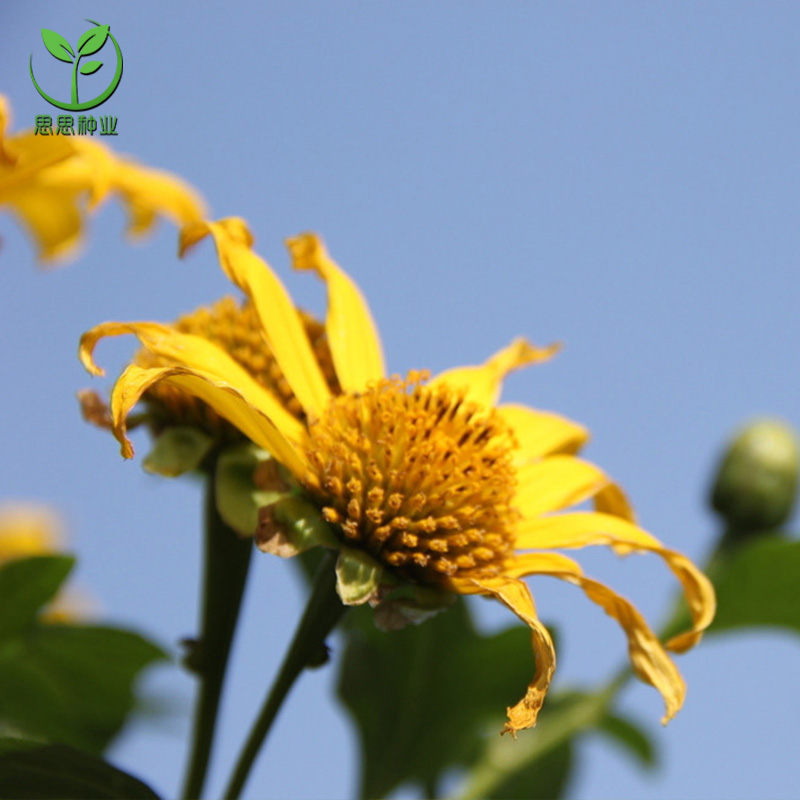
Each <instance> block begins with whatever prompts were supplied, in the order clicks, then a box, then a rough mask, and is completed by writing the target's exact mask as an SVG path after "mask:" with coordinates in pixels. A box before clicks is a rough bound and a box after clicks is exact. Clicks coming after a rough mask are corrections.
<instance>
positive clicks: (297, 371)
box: [180, 218, 331, 417]
mask: <svg viewBox="0 0 800 800" xmlns="http://www.w3.org/2000/svg"><path fill="white" fill-rule="evenodd" d="M209 234H210V235H211V236H212V237H213V238H214V243H215V244H216V247H217V254H218V255H219V261H220V265H221V266H222V269H223V270H224V272H225V274H226V275H227V276H228V277H229V278H230V279H231V280H232V281H233V282H234V283H235V284H236V285H237V286H238V287H239V288H240V289H241V290H242V291H243V292H244V293H245V294H246V295H247V296H248V297H249V298H250V299H251V300H252V301H253V305H254V306H255V308H256V311H257V312H258V316H259V318H260V319H261V324H262V326H263V328H264V333H265V336H266V338H267V343H268V344H269V346H270V349H271V350H272V352H273V354H274V356H275V359H276V361H277V362H278V366H279V367H280V368H281V372H283V374H284V376H285V377H286V380H287V381H288V382H289V385H290V386H291V387H292V391H293V392H294V394H295V396H296V397H297V399H298V400H299V401H300V404H301V405H302V406H303V409H304V410H305V412H306V414H308V415H309V416H311V417H318V416H319V415H320V414H321V413H322V410H323V409H324V408H325V406H326V405H327V403H328V400H329V399H330V395H331V392H330V389H329V388H328V384H327V382H326V380H325V377H324V376H323V374H322V370H321V368H320V366H319V364H318V363H317V360H316V358H315V356H314V351H313V349H312V347H311V344H310V342H309V341H308V336H307V335H306V331H305V328H304V326H303V322H302V320H301V318H300V315H299V314H298V312H297V309H296V308H295V307H294V304H293V303H292V299H291V297H289V293H288V292H287V291H286V289H285V288H284V286H283V284H282V283H281V282H280V280H279V278H278V276H277V275H276V274H275V273H274V272H273V271H272V269H271V268H270V266H269V265H268V264H267V263H266V262H265V261H263V260H262V259H261V258H259V257H258V256H257V255H256V254H255V253H254V252H253V251H252V250H251V247H252V244H253V236H252V234H251V233H250V230H249V228H248V227H247V223H245V221H244V220H242V219H239V218H228V219H223V220H220V221H219V222H197V223H193V224H190V225H187V226H186V227H184V228H183V230H182V231H181V246H180V252H181V255H182V254H183V253H185V252H186V250H187V249H189V248H190V247H192V246H194V245H195V244H196V243H197V242H199V241H200V240H201V239H203V238H205V237H206V236H208V235H209Z"/></svg>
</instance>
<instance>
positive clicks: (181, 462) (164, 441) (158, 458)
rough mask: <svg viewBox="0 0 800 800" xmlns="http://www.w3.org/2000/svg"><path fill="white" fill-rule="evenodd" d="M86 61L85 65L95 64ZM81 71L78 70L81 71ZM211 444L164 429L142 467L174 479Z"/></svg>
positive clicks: (200, 436) (189, 432)
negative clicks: (87, 63)
mask: <svg viewBox="0 0 800 800" xmlns="http://www.w3.org/2000/svg"><path fill="white" fill-rule="evenodd" d="M98 63H99V62H98V61H90V62H89V64H98ZM83 69H84V68H83V67H81V70H83ZM212 444H213V440H212V439H211V437H210V436H209V435H208V434H206V433H203V432H202V431H200V430H197V428H190V427H174V428H167V429H166V430H165V431H164V432H163V433H161V434H160V435H159V436H158V437H157V438H156V440H155V442H153V447H152V449H151V450H150V452H149V453H148V454H147V455H146V456H145V458H144V461H143V462H142V467H143V468H144V469H145V470H146V471H147V472H152V473H154V474H156V475H163V476H164V477H165V478H177V477H178V476H180V475H183V474H184V473H186V472H191V471H192V470H193V469H197V468H198V467H199V466H200V464H201V462H202V461H203V459H204V458H205V457H206V456H207V455H208V452H209V450H211V445H212Z"/></svg>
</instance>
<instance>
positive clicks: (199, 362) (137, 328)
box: [79, 322, 306, 446]
mask: <svg viewBox="0 0 800 800" xmlns="http://www.w3.org/2000/svg"><path fill="white" fill-rule="evenodd" d="M128 333H130V334H133V335H135V336H136V337H137V338H138V339H139V341H140V342H141V343H142V344H143V345H144V346H145V347H146V348H147V349H148V350H149V351H150V352H151V353H153V354H154V355H156V356H159V357H160V358H163V359H165V360H166V361H167V362H168V363H169V364H170V365H175V366H180V367H182V368H183V369H184V370H186V371H188V372H194V373H197V374H198V375H200V376H201V377H202V378H203V379H204V380H207V381H211V382H212V383H214V384H216V385H222V384H225V385H228V386H232V387H235V388H236V390H237V392H238V393H239V394H240V395H241V396H242V397H243V398H245V399H246V401H247V402H249V403H250V404H251V405H253V406H255V407H256V408H259V409H260V410H261V411H262V412H263V414H264V415H265V416H266V417H268V418H269V419H270V420H271V421H272V423H273V424H274V425H275V426H277V428H278V429H279V430H280V431H281V433H282V434H283V436H285V437H287V438H289V439H291V440H292V441H295V442H297V441H300V440H301V439H303V438H304V437H305V435H306V434H305V428H304V427H303V425H302V423H301V422H300V421H299V420H297V419H296V418H295V417H294V416H292V414H290V413H289V411H287V410H286V408H285V407H284V406H283V404H282V403H281V402H280V401H279V400H278V399H277V398H276V397H275V396H274V395H273V394H272V393H271V392H269V391H268V390H267V389H265V388H264V387H263V386H261V385H260V384H259V383H257V382H256V380H255V379H254V378H253V377H252V376H251V375H250V373H249V372H248V371H247V370H246V369H244V367H242V366H241V365H240V364H238V363H237V362H236V361H234V360H233V359H232V358H231V357H230V356H229V355H228V354H227V353H226V352H225V351H224V350H222V349H221V348H220V347H217V345H215V344H214V343H213V342H210V341H209V340H208V339H204V338H202V337H201V336H194V335H192V334H188V333H179V332H178V331H176V330H175V329H174V328H171V327H170V326H168V325H160V324H158V323H156V322H106V323H103V324H102V325H97V326H96V327H94V328H92V329H91V330H90V331H87V332H86V333H84V334H83V336H82V337H81V343H80V350H79V354H80V359H81V361H82V363H83V365H84V366H85V367H86V369H87V370H88V371H89V372H90V373H92V374H93V375H102V374H103V370H102V369H100V368H99V367H98V366H97V365H96V364H95V362H94V359H93V352H94V348H95V345H96V344H97V342H98V341H99V340H100V339H101V338H103V337H105V336H121V335H124V334H128ZM173 382H174V381H173ZM201 399H203V400H204V399H205V398H204V397H201ZM222 416H226V415H225V414H222ZM226 418H227V419H229V417H227V416H226ZM230 421H231V422H233V424H235V425H237V422H236V421H235V420H230ZM237 427H238V425H237ZM242 430H244V429H242ZM244 432H245V433H247V431H244ZM265 446H266V445H265Z"/></svg>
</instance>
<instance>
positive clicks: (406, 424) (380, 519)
mask: <svg viewBox="0 0 800 800" xmlns="http://www.w3.org/2000/svg"><path fill="white" fill-rule="evenodd" d="M208 235H211V236H212V237H213V239H214V241H215V243H216V246H217V251H218V254H219V259H220V264H221V266H222V268H223V270H224V271H225V273H226V274H227V275H228V277H229V278H230V279H231V280H232V281H233V282H234V283H235V284H236V285H237V286H239V287H240V288H241V289H242V290H243V291H244V293H245V294H246V295H247V297H248V299H249V302H250V303H252V308H253V309H254V310H255V313H256V314H257V317H258V320H259V323H260V331H261V335H262V336H263V340H264V343H265V347H266V348H267V349H268V352H269V353H270V358H274V362H275V364H276V365H277V367H278V368H279V370H280V373H281V379H282V380H285V381H286V383H287V384H288V386H289V387H291V392H292V398H293V399H294V400H296V402H297V403H298V404H299V406H300V407H301V409H302V413H301V414H298V413H297V410H296V408H292V405H291V402H290V401H288V400H287V398H286V396H285V394H283V395H282V394H281V393H280V392H279V391H276V390H275V387H274V386H270V385H267V384H266V383H265V382H264V381H263V380H259V379H258V378H257V376H256V375H255V374H254V373H253V372H252V371H250V370H248V369H246V368H245V367H244V366H243V365H242V363H241V362H240V361H237V360H236V358H235V357H233V356H232V354H231V353H229V352H226V351H225V350H224V349H223V348H221V347H220V346H219V342H218V341H217V342H215V341H212V340H211V339H210V338H208V337H204V336H202V335H197V334H195V333H189V332H182V331H179V330H177V329H176V328H175V327H174V326H167V325H159V324H156V323H152V322H134V323H124V324H123V323H106V324H104V325H99V326H97V327H96V328H94V329H92V330H91V331H89V332H87V333H86V334H84V336H83V338H82V342H81V358H82V360H83V362H84V364H85V365H86V367H87V369H89V371H90V372H92V373H94V374H102V371H101V370H100V369H99V368H98V367H97V366H96V365H95V363H94V361H93V356H92V353H93V350H94V347H95V345H96V343H97V341H98V340H99V339H100V338H102V337H104V336H115V335H119V334H122V333H132V334H135V335H136V336H137V337H138V338H139V340H140V342H141V343H142V345H143V346H144V348H145V350H146V351H147V352H149V353H150V354H151V358H152V359H153V363H152V364H149V365H147V364H143V363H142V359H141V357H139V358H138V362H139V363H133V364H131V365H129V366H128V367H127V368H126V369H125V371H124V372H123V374H122V376H121V377H120V378H119V380H118V381H117V383H116V385H115V387H114V389H113V393H112V399H111V417H112V427H113V430H114V433H115V435H116V436H117V438H118V439H119V441H120V442H121V444H122V452H123V455H125V456H126V457H130V456H131V455H132V453H133V450H132V447H131V444H130V442H129V440H128V439H127V436H126V419H127V416H128V414H129V412H130V411H131V409H132V408H133V407H134V405H135V404H136V403H137V402H138V400H139V399H140V398H141V397H142V396H143V395H144V394H146V393H148V392H152V390H153V388H154V387H156V386H159V387H163V386H169V387H171V388H172V389H175V390H178V391H180V392H183V393H185V394H187V395H191V396H193V397H195V398H198V399H200V400H202V401H203V402H205V403H206V404H208V406H210V407H211V408H212V409H213V410H214V411H215V412H216V413H217V414H219V415H220V416H222V417H224V418H225V419H227V420H228V421H229V422H230V423H231V424H232V425H234V426H235V427H236V428H237V429H238V430H240V431H241V432H242V433H243V434H244V435H246V436H247V437H248V438H249V439H251V440H252V441H253V442H255V443H256V444H258V445H259V446H261V447H263V448H264V449H265V450H267V451H268V452H269V453H271V454H272V456H273V457H274V458H275V459H276V460H277V461H278V462H280V463H281V464H282V465H283V466H284V468H285V469H286V470H287V471H288V472H289V473H291V475H292V476H293V479H294V481H295V483H296V485H297V487H299V489H300V490H301V492H302V493H303V495H304V496H305V497H306V498H307V499H310V500H311V502H312V503H313V504H314V506H315V507H316V508H317V509H318V510H319V511H320V513H321V514H322V516H323V517H324V518H325V520H327V522H328V524H329V527H330V529H332V530H333V532H334V543H335V544H336V545H337V546H339V547H341V548H342V552H343V553H345V552H353V551H355V552H357V553H360V554H362V555H363V558H362V560H361V562H360V564H361V565H362V566H363V564H365V563H373V564H377V565H379V567H380V568H381V569H383V570H385V571H386V572H387V574H389V575H390V576H391V578H392V579H393V580H394V581H398V580H399V581H403V582H405V583H407V584H410V585H414V586H420V587H424V588H429V589H434V590H437V591H443V592H455V593H459V594H479V595H485V596H489V597H493V598H495V599H497V600H499V601H500V602H502V603H504V604H505V605H506V606H508V607H509V608H510V609H511V610H512V611H513V612H514V613H515V614H517V616H519V617H520V618H521V619H522V620H523V621H524V622H525V623H526V624H527V625H528V626H529V627H530V629H531V633H532V640H533V649H534V652H535V656H536V667H535V675H534V678H533V680H532V682H531V684H530V686H529V687H528V689H527V691H526V693H525V696H524V697H523V698H522V700H520V702H519V703H517V704H516V705H515V706H513V707H512V708H509V709H508V723H507V725H506V730H508V731H511V732H516V731H518V730H522V729H524V728H528V727H531V726H532V725H534V724H535V722H536V717H537V714H538V712H539V709H540V707H541V705H542V702H543V700H544V697H545V694H546V692H547V688H548V686H549V684H550V680H551V678H552V675H553V671H554V669H555V652H554V648H553V643H552V640H551V637H550V634H549V633H548V631H547V629H546V628H545V627H544V626H543V625H542V624H541V622H540V621H539V619H538V616H537V613H536V609H535V606H534V603H533V598H532V596H531V593H530V590H529V589H528V586H527V584H526V583H524V582H523V581H522V580H521V579H522V578H523V577H525V576H528V575H539V574H543V575H551V576H554V577H557V578H560V579H562V580H565V581H567V582H569V583H572V584H574V585H576V586H578V587H579V588H581V589H582V590H583V591H584V592H585V593H586V596H587V597H588V598H589V599H590V600H592V601H593V602H595V603H597V604H598V605H600V606H601V607H602V608H603V609H604V610H605V611H606V612H607V613H608V614H609V615H610V616H612V617H613V618H614V619H616V620H617V621H618V622H619V623H620V624H621V626H622V627H623V629H624V631H625V633H626V634H627V637H628V643H629V654H630V659H631V663H632V666H633V668H634V670H635V671H636V673H637V675H639V677H641V678H642V679H643V680H645V681H647V682H648V683H651V684H652V685H653V686H655V687H656V688H657V689H658V690H659V691H660V692H661V694H662V696H663V698H664V701H665V704H666V715H665V717H664V721H666V720H668V719H669V718H671V717H672V716H673V715H674V714H675V713H676V712H677V711H678V709H679V708H680V707H681V705H682V703H683V699H684V693H685V686H684V683H683V680H682V678H681V676H680V674H679V673H678V671H677V669H676V667H675V665H674V664H673V662H672V660H671V659H670V657H669V656H668V655H667V649H671V650H674V651H677V652H681V651H684V650H686V649H688V648H690V647H692V646H693V645H694V644H696V643H697V642H698V641H699V640H700V637H701V635H702V631H703V629H704V628H705V627H706V626H707V625H708V624H709V623H710V621H711V619H712V617H713V614H714V593H713V589H712V588H711V585H710V583H709V582H708V580H707V578H706V577H705V576H704V575H703V574H702V573H701V572H700V571H699V570H697V568H696V567H695V566H694V565H693V564H692V563H691V562H690V561H689V560H688V559H687V558H685V557H684V556H682V555H681V554H679V553H676V552H674V551H672V550H669V549H667V548H665V547H664V546H663V545H662V544H661V543H660V542H659V541H658V540H657V539H655V538H654V537H653V536H651V535H650V534H649V533H647V532H645V531H644V530H643V529H642V528H640V527H639V526H638V525H637V524H636V523H635V521H634V518H633V512H632V510H631V508H630V506H629V504H628V502H627V500H626V498H625V495H624V493H623V492H622V490H621V489H620V488H619V487H618V486H617V485H616V484H615V483H614V482H613V481H611V480H610V478H609V477H608V476H607V475H605V473H603V472H602V471H601V470H600V469H599V468H597V467H595V466H593V465H592V464H589V463H588V462H586V461H583V460H581V459H579V458H578V457H577V456H576V453H577V452H578V450H579V449H580V447H581V446H582V444H583V443H584V442H585V441H586V439H587V436H588V434H587V432H586V430H585V429H584V428H582V427H581V426H579V425H576V424H575V423H572V422H570V421H568V420H566V419H564V418H562V417H560V416H558V415H555V414H552V413H547V412H542V411H536V410H534V409H531V408H527V407H524V406H520V405H502V404H501V405H498V404H497V401H498V399H499V394H500V390H501V385H502V382H503V379H504V377H505V376H506V375H507V374H508V373H509V372H511V371H512V370H515V369H518V368H520V367H523V366H526V365H528V364H532V363H535V362H538V361H542V360H544V359H547V358H549V357H550V356H551V355H552V354H553V353H554V352H555V349H556V348H554V347H549V348H538V347H534V346H533V345H531V344H529V343H528V342H526V341H525V340H517V341H515V342H513V343H512V344H511V345H509V346H508V347H506V348H504V349H502V350H501V351H499V352H498V353H496V354H495V355H494V356H492V357H491V358H490V359H489V360H488V361H487V362H485V363H484V364H482V365H480V366H469V367H463V368H459V369H454V370H450V371H448V372H445V373H443V374H441V375H438V376H436V377H434V378H432V379H429V378H428V376H427V374H425V373H411V374H410V375H408V376H407V377H406V378H405V379H403V378H400V377H396V376H394V377H389V378H387V377H386V375H385V371H384V366H383V357H382V354H381V347H380V342H379V340H378V336H377V333H376V330H375V326H374V324H373V321H372V318H371V315H370V313H369V310H368V308H367V306H366V303H365V302H364V300H363V298H362V296H361V294H360V292H359V290H358V288H357V287H356V286H355V284H354V283H353V282H352V281H351V280H350V278H349V277H348V276H347V275H345V273H344V272H343V271H342V270H341V269H340V268H339V267H338V265H336V264H335V263H334V262H333V261H332V260H331V258H330V257H329V255H328V254H327V252H326V250H325V248H324V246H323V244H322V242H321V241H320V240H319V239H318V238H317V237H316V236H314V235H312V234H304V235H301V236H298V237H296V238H294V239H290V240H289V241H288V247H289V251H290V254H291V257H292V261H293V266H294V267H295V268H296V269H300V270H310V271H312V272H314V273H315V274H317V275H318V276H319V277H321V278H322V279H323V280H324V281H325V283H326V285H327V289H328V312H327V318H326V321H325V332H326V346H327V348H329V352H330V359H331V361H332V364H333V369H334V372H335V377H336V381H337V382H336V384H335V385H334V384H333V383H332V382H331V380H330V377H329V376H326V373H325V369H324V368H323V366H322V365H321V360H320V357H319V354H318V352H317V351H316V349H315V347H314V346H313V343H312V341H311V340H310V339H309V335H308V328H307V326H306V324H305V323H304V321H303V317H302V316H301V315H300V313H299V312H298V310H297V309H296V308H295V306H294V304H293V303H292V301H291V299H290V297H289V295H288V294H287V292H286V290H285V289H284V287H283V285H282V284H281V283H280V281H279V279H278V278H277V276H276V275H275V274H274V272H273V271H272V270H271V268H270V267H269V266H268V265H267V264H266V263H265V262H264V261H262V260H261V259H260V258H259V257H258V256H257V255H255V254H254V253H253V251H252V243H253V239H252V236H251V234H250V232H249V230H248V228H247V226H246V224H245V223H244V222H243V221H242V220H238V219H227V220H222V221H220V222H216V223H198V224H196V225H192V226H189V227H187V228H185V229H184V231H183V234H182V249H183V250H185V249H187V248H189V247H191V246H192V245H194V244H195V243H196V242H197V241H199V240H200V239H202V238H204V237H206V236H208ZM587 500H592V501H593V502H594V506H595V510H594V511H575V510H569V509H571V508H572V507H574V506H576V505H578V504H580V503H582V502H584V501H587ZM559 512H563V513H559ZM274 522H275V520H274V519H273V517H272V515H269V514H268V515H267V525H266V527H267V531H266V533H264V532H262V534H261V536H260V543H261V546H262V548H264V549H267V550H270V551H271V552H278V553H280V554H290V553H291V552H292V548H291V546H288V547H287V546H286V542H285V541H284V540H281V542H279V543H277V544H276V543H274V542H273V543H272V544H271V543H270V541H269V537H270V536H271V535H272V533H275V532H276V531H277V530H278V528H276V526H275V525H274ZM588 545H607V546H610V547H612V548H613V549H614V550H615V551H616V552H618V553H620V554H627V553H630V552H634V551H638V552H653V553H656V554H658V555H659V556H661V557H662V558H663V559H664V561H665V562H666V564H667V565H668V566H669V568H670V569H671V570H672V572H673V573H674V574H675V575H676V577H677V578H678V580H679V581H680V582H681V584H682V586H683V589H684V592H685V595H686V598H687V600H688V604H689V608H690V611H691V613H692V619H693V626H692V628H691V630H689V631H688V632H686V633H684V634H681V635H680V636H677V637H675V638H673V639H671V640H670V641H669V642H667V643H666V646H664V645H662V644H661V643H660V642H659V640H658V638H657V637H656V636H655V634H654V633H653V632H652V631H651V629H650V628H649V626H648V625H647V623H646V622H645V620H644V619H643V617H642V616H641V614H639V612H638V611H637V610H636V609H635V608H634V606H633V605H631V603H629V602H628V601H627V600H625V599H624V598H622V597H620V596H619V595H618V594H616V593H615V592H613V591H612V590H611V589H609V588H608V587H606V586H604V585H603V584H601V583H598V582H597V581H594V580H592V579H590V578H588V577H586V576H585V575H584V574H583V571H582V569H581V567H580V566H579V564H578V563H577V562H576V561H574V560H573V559H571V558H569V557H568V556H566V555H564V554H563V553H559V552H553V551H555V550H561V549H574V548H581V547H585V546H588ZM345 599H346V600H348V602H360V601H363V600H365V599H375V600H379V599H380V598H379V597H371V596H370V594H369V593H366V594H364V595H361V596H359V597H358V599H353V598H349V597H348V598H345Z"/></svg>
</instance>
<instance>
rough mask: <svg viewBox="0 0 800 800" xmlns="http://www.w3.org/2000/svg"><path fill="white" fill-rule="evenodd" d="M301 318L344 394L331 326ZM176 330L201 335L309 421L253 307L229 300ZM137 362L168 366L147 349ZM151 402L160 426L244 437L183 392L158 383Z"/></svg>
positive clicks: (327, 370) (324, 370) (307, 316)
mask: <svg viewBox="0 0 800 800" xmlns="http://www.w3.org/2000/svg"><path fill="white" fill-rule="evenodd" d="M299 313H300V316H301V318H302V321H303V324H304V326H305V329H306V334H307V335H308V338H309V341H310V342H311V347H312V349H313V351H314V355H315V357H316V359H317V362H318V363H319V365H320V368H321V369H322V373H323V375H324V376H325V378H326V380H327V381H328V385H329V386H330V387H331V391H334V392H338V391H340V389H339V383H338V380H337V379H336V372H335V370H334V367H333V358H332V356H331V351H330V348H329V347H328V339H327V337H326V335H325V326H324V325H323V324H322V323H321V322H319V321H318V320H316V319H315V318H314V317H312V316H311V315H310V314H307V313H305V312H303V311H300V312H299ZM173 327H174V328H175V330H177V331H180V332H181V333H190V334H193V335H195V336H201V337H202V338H204V339H206V340H208V341H210V342H213V343H214V344H216V345H218V346H219V347H220V349H222V350H224V351H225V352H226V353H227V354H228V355H229V356H230V357H231V358H233V359H234V361H236V362H237V363H239V364H241V366H243V367H244V368H245V369H246V370H247V371H248V372H249V373H250V374H251V375H252V376H253V377H254V378H255V380H256V381H257V382H258V383H259V384H260V385H261V386H263V387H264V388H265V389H268V390H269V391H271V392H272V393H273V394H274V395H275V396H276V397H277V398H278V399H279V400H280V401H281V402H282V403H283V405H284V406H285V407H286V409H287V410H288V411H289V412H290V413H291V414H293V415H294V416H295V417H297V418H298V419H300V420H305V413H304V411H303V407H302V406H301V405H300V401H299V400H298V399H297V398H296V397H295V395H294V392H293V391H292V388H291V386H289V382H288V381H287V380H286V378H285V377H284V375H283V372H282V371H281V368H280V367H279V366H278V362H277V361H276V360H275V356H274V355H273V353H272V350H271V349H270V348H269V345H268V344H267V343H266V341H265V339H264V333H263V327H262V325H261V320H260V319H259V317H258V313H257V312H256V310H255V308H254V306H253V305H252V304H251V303H248V302H245V303H243V304H239V303H238V302H237V301H236V300H234V298H232V297H223V298H222V299H221V300H218V301H217V302H216V303H214V304H213V305H212V306H209V307H202V308H198V309H197V310H195V311H193V312H192V313H191V314H186V315H185V316H182V317H179V318H178V319H177V320H176V321H175V322H174V323H173ZM135 362H136V363H137V364H138V365H139V366H143V367H155V366H163V361H162V360H161V359H159V358H157V357H156V356H154V355H152V354H151V353H149V352H148V351H146V350H141V351H140V352H139V353H137V355H136V358H135ZM145 399H146V400H147V401H148V402H149V403H150V406H151V408H152V409H153V411H154V412H155V416H156V417H157V422H156V427H164V426H166V425H189V426H194V427H200V428H203V429H204V430H206V431H208V432H210V433H223V434H225V436H226V438H238V437H239V436H240V434H238V432H237V430H236V428H234V426H233V425H231V424H230V423H228V422H226V421H225V420H223V419H222V418H221V417H220V416H219V415H218V414H217V413H216V412H215V411H214V410H213V409H212V408H210V407H209V406H207V405H206V404H205V403H204V402H203V401H202V400H199V399H197V398H195V397H192V396H191V395H189V394H187V393H186V392H183V391H182V390H181V389H178V388H177V387H174V386H170V385H169V384H165V383H157V384H155V385H154V386H153V387H151V388H150V389H148V391H147V393H146V394H145Z"/></svg>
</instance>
